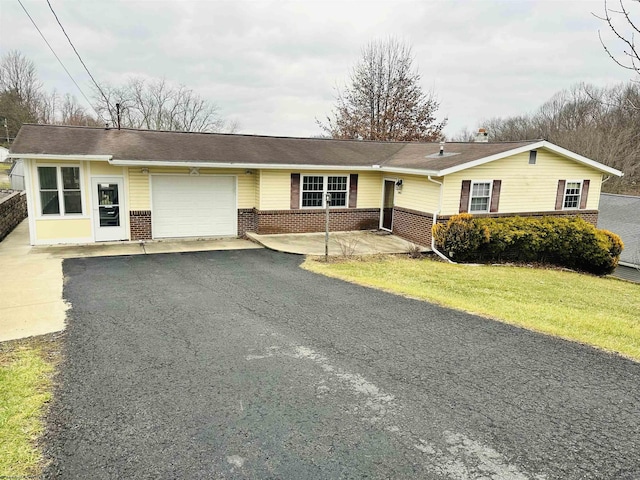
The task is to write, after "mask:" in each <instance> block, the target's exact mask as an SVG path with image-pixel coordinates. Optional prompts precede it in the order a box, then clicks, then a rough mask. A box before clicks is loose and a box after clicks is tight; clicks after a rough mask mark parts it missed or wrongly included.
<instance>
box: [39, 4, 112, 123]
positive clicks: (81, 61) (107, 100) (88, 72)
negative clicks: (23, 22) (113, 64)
mask: <svg viewBox="0 0 640 480" xmlns="http://www.w3.org/2000/svg"><path fill="white" fill-rule="evenodd" d="M47 5H49V9H50V10H51V13H53V16H54V17H55V18H56V22H58V25H60V28H61V29H62V33H64V36H65V37H67V40H68V41H69V45H71V48H73V51H74V52H75V53H76V56H77V57H78V60H80V63H81V64H82V66H83V67H84V69H85V70H86V71H87V74H88V75H89V77H90V78H91V81H93V84H94V85H95V86H96V88H97V89H98V91H99V92H100V95H102V98H104V101H105V102H106V103H107V109H108V110H109V112H111V105H109V99H108V98H107V96H106V95H105V94H104V92H103V91H102V89H101V88H100V85H98V82H96V79H95V78H93V75H91V72H90V71H89V69H88V68H87V65H86V64H85V63H84V60H82V57H81V56H80V54H79V53H78V50H76V47H75V45H74V44H73V42H72V41H71V39H70V38H69V35H68V34H67V31H66V30H65V29H64V27H63V26H62V23H60V19H59V18H58V15H56V12H55V11H54V10H53V7H52V6H51V2H50V1H49V0H47ZM94 110H95V109H94ZM96 113H98V112H96Z"/></svg>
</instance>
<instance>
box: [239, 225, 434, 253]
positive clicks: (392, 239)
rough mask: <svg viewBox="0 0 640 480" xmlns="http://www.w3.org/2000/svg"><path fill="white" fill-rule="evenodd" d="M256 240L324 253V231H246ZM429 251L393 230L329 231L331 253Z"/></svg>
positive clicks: (277, 246)
mask: <svg viewBox="0 0 640 480" xmlns="http://www.w3.org/2000/svg"><path fill="white" fill-rule="evenodd" d="M247 237H249V238H250V239H251V240H253V241H254V242H257V243H259V244H261V245H264V246H265V247H267V248H269V249H271V250H276V251H278V252H286V253H296V254H299V255H324V251H325V234H324V233H295V234H279V235H258V234H257V233H251V232H247ZM416 248H417V249H419V250H420V251H426V250H427V249H426V248H425V247H422V246H417V245H415V244H413V243H411V242H408V241H407V240H404V239H402V238H400V237H397V236H395V235H391V234H390V233H384V232H371V231H357V232H331V233H330V234H329V255H372V254H377V253H384V254H389V253H409V252H411V251H413V250H414V249H416Z"/></svg>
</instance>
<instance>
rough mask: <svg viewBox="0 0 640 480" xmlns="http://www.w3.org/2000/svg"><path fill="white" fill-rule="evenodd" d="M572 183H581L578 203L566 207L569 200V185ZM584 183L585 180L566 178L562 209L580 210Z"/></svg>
mask: <svg viewBox="0 0 640 480" xmlns="http://www.w3.org/2000/svg"><path fill="white" fill-rule="evenodd" d="M570 183H577V184H579V185H580V188H578V203H577V205H576V206H575V207H565V206H564V204H565V202H566V200H567V185H569V184H570ZM583 185H584V181H583V180H565V181H564V192H563V193H562V210H565V211H573V210H580V202H582V187H583ZM585 208H586V207H585Z"/></svg>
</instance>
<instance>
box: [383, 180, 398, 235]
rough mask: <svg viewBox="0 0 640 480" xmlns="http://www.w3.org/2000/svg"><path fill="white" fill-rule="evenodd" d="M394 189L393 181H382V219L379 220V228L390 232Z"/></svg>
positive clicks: (394, 183)
mask: <svg viewBox="0 0 640 480" xmlns="http://www.w3.org/2000/svg"><path fill="white" fill-rule="evenodd" d="M395 188H396V182H395V180H385V181H384V192H383V200H382V218H381V219H380V227H381V228H382V229H383V230H389V231H391V230H392V229H393V196H394V194H395Z"/></svg>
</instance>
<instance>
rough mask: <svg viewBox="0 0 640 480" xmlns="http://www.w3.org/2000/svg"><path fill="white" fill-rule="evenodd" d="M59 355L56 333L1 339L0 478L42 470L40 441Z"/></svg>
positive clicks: (34, 476)
mask: <svg viewBox="0 0 640 480" xmlns="http://www.w3.org/2000/svg"><path fill="white" fill-rule="evenodd" d="M59 357H60V352H59V340H56V337H55V336H52V335H47V336H42V337H34V338H29V339H25V340H16V341H10V342H3V343H0V478H25V477H29V478H36V477H37V476H38V475H39V474H40V469H41V467H42V457H41V454H40V451H39V448H38V444H37V442H38V438H39V436H40V435H41V433H42V431H43V428H44V427H43V415H44V413H45V409H46V405H47V403H48V402H49V401H50V400H51V390H52V375H53V370H54V367H55V365H56V364H57V362H58V360H59Z"/></svg>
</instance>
